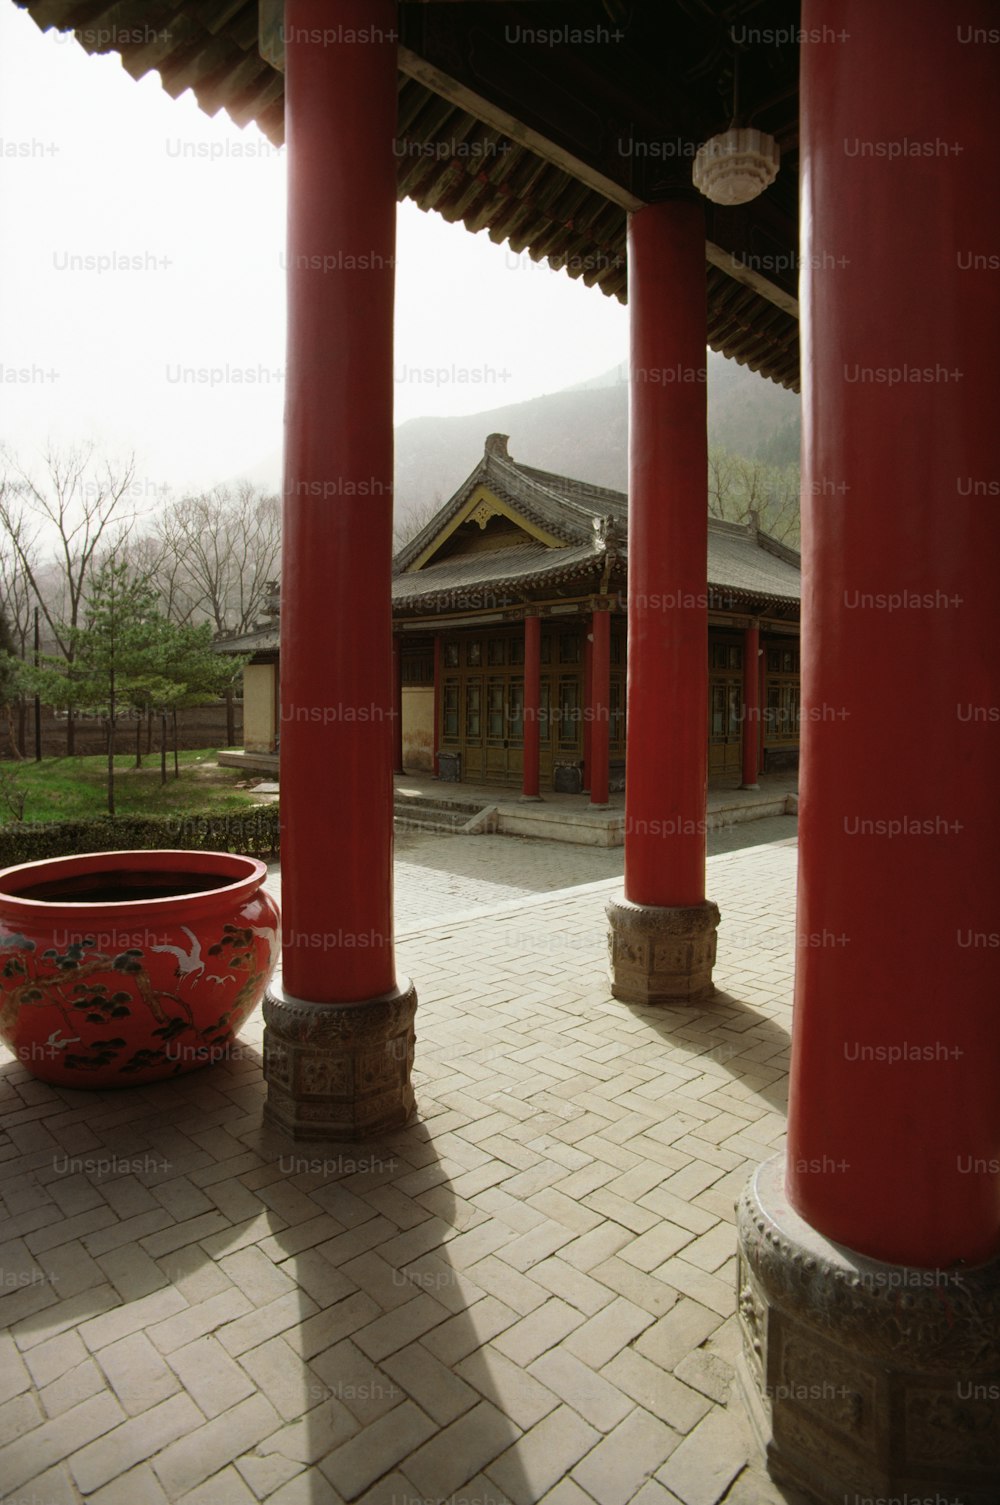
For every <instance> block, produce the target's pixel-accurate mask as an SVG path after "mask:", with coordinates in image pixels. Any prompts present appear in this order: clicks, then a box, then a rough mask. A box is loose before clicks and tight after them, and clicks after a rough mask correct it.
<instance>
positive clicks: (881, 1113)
mask: <svg viewBox="0 0 1000 1505" xmlns="http://www.w3.org/2000/svg"><path fill="white" fill-rule="evenodd" d="M808 8H809V9H811V10H812V12H813V15H814V19H818V18H819V17H820V16H822V15H823V14H824V13H825V9H826V8H825V7H824V6H823V5H820V4H816V3H815V0H814V3H812V4H811V5H809V7H808ZM837 21H838V26H841V27H842V28H843V29H844V30H845V31H846V32H848V33H849V40H848V41H847V42H845V43H844V44H842V45H838V46H834V47H829V48H826V47H812V46H808V47H804V48H803V70H804V71H803V78H802V91H803V92H802V110H803V113H802V121H803V147H802V149H803V161H804V174H805V175H804V179H803V184H804V189H805V192H804V196H803V206H802V212H803V224H804V226H805V240H804V244H803V247H802V253H803V267H804V271H803V294H804V309H803V333H804V352H805V354H806V356H807V360H806V364H805V369H804V373H803V376H804V379H803V419H804V423H803V430H804V437H805V444H804V454H803V475H802V482H803V484H802V495H803V528H802V532H803V555H804V557H803V570H804V576H805V580H806V589H805V591H804V603H803V604H804V608H805V619H804V623H803V632H802V645H803V664H802V694H803V715H804V726H803V733H802V766H801V791H802V804H801V816H800V828H799V852H800V858H799V862H800V866H799V918H798V930H799V933H800V935H805V936H814V935H815V936H818V937H820V938H823V937H831V938H832V939H831V941H830V944H825V945H820V944H816V945H815V946H808V947H806V946H803V947H800V950H799V964H798V969H797V978H796V1028H795V1040H794V1054H793V1075H792V1086H791V1104H790V1117H789V1151H788V1190H789V1195H790V1197H791V1199H792V1202H793V1204H794V1206H795V1207H796V1208H797V1210H798V1211H799V1212H800V1213H801V1214H802V1216H803V1217H805V1218H806V1219H807V1220H808V1222H809V1223H811V1224H812V1225H813V1226H814V1227H816V1228H818V1229H820V1230H821V1231H822V1232H823V1233H825V1234H827V1235H828V1236H829V1237H831V1238H834V1239H837V1240H839V1241H840V1242H842V1243H844V1244H847V1245H849V1246H850V1247H851V1248H852V1249H858V1250H861V1251H863V1252H865V1253H868V1254H871V1255H874V1256H875V1257H877V1258H879V1259H884V1260H896V1261H900V1262H909V1263H913V1264H917V1265H935V1264H937V1265H948V1264H951V1263H952V1262H954V1261H956V1260H964V1261H966V1262H968V1263H975V1262H976V1261H977V1260H983V1259H986V1258H987V1257H988V1256H990V1255H994V1254H996V1253H998V1251H1000V1174H998V1170H1000V1091H998V1089H997V1072H998V1068H1000V1010H998V1008H997V999H998V997H1000V973H998V969H997V963H996V952H992V953H991V952H990V951H989V950H983V949H977V948H976V947H974V946H963V944H962V942H961V937H962V936H963V935H964V934H966V933H970V932H971V933H976V932H983V933H986V934H989V933H991V932H994V931H996V929H997V925H996V919H997V916H998V915H1000V863H998V861H997V851H996V844H997V831H998V830H1000V794H998V791H1000V783H998V780H997V766H998V755H1000V728H998V725H997V722H996V720H995V719H994V721H993V723H990V722H988V721H985V722H984V721H982V720H977V719H975V707H977V706H978V707H983V706H990V705H992V706H994V707H995V706H996V705H997V704H998V703H1000V679H998V674H997V643H998V642H1000V593H998V590H997V582H996V561H997V559H998V558H1000V508H998V506H997V504H996V500H995V498H993V499H992V500H991V499H990V498H989V497H988V496H984V495H982V494H980V495H977V494H975V481H976V479H979V480H980V481H982V480H983V479H984V478H986V477H989V476H995V475H996V362H995V348H994V341H993V339H992V336H991V335H990V334H989V331H995V330H996V329H997V327H1000V282H998V278H997V273H996V271H995V270H989V269H987V264H988V260H989V258H988V257H987V258H986V261H985V262H983V261H981V263H980V268H979V269H977V268H976V267H975V266H974V265H972V264H971V262H972V258H973V254H974V252H975V251H976V250H977V249H979V248H984V247H987V246H991V247H993V248H994V249H996V248H997V247H1000V198H998V196H997V194H996V193H992V192H986V191H984V187H983V185H984V183H985V182H986V181H987V179H988V178H989V175H990V172H991V169H992V164H993V161H994V158H993V148H992V144H991V143H992V135H993V133H992V126H991V123H990V115H991V106H990V103H989V101H990V99H991V97H992V99H994V100H995V98H996V89H997V85H998V81H1000V80H998V70H997V63H996V47H995V46H994V47H992V48H991V47H990V46H988V45H983V44H982V43H980V44H979V45H976V44H975V43H974V42H971V41H970V42H968V43H967V44H965V45H963V44H962V43H961V42H960V40H959V36H958V33H959V32H960V31H961V30H962V28H963V27H965V26H966V24H967V26H968V28H971V30H970V33H969V34H970V36H971V35H972V34H973V33H974V31H975V28H976V26H977V24H978V25H981V26H983V27H985V28H986V29H987V32H988V30H989V25H990V23H991V22H992V24H993V25H994V27H995V24H996V10H995V8H994V7H993V6H991V5H990V4H988V3H986V0H972V3H970V5H969V6H968V7H966V9H965V10H963V14H962V25H961V26H959V27H956V22H955V18H954V17H953V16H952V15H951V13H950V12H947V11H942V10H940V9H939V8H938V7H936V6H935V5H933V4H931V3H921V4H918V5H916V6H913V7H911V6H908V5H906V4H903V3H902V0H899V3H889V4H885V5H877V6H871V5H868V4H866V3H865V0H845V4H844V7H843V14H841V11H840V9H838V13H837ZM803 25H804V26H805V25H806V22H805V20H803ZM890 50H891V52H892V56H893V66H892V67H891V68H889V69H887V68H885V67H884V59H885V57H887V56H888V55H889V51H890ZM925 138H926V139H928V140H930V142H931V148H930V149H929V150H930V151H931V152H932V153H936V154H922V155H921V154H911V155H907V156H903V157H895V158H889V157H888V156H887V155H886V153H885V151H883V152H881V153H879V154H871V147H870V145H869V146H868V148H867V151H868V154H867V155H865V154H864V153H865V151H866V147H865V143H869V144H870V143H873V142H874V143H876V144H877V143H885V142H899V141H901V140H906V139H910V140H912V141H917V142H920V141H924V140H925ZM935 142H936V143H937V146H935V145H934V143H935ZM941 153H944V157H943V160H942V156H941V155H940V154H941ZM956 206H961V207H960V211H959V210H958V209H957V208H956ZM963 254H964V255H965V257H966V260H967V262H969V263H970V264H969V265H966V266H964V267H963ZM816 257H819V258H820V263H819V266H818V267H817V268H816V269H811V268H812V261H811V259H810V258H816ZM918 308H919V310H920V314H919V317H914V310H915V309H918ZM892 373H895V379H893V377H892ZM900 434H905V435H906V443H905V444H901V443H900V442H899V435H900ZM967 707H971V708H972V712H971V713H970V714H968V715H966V714H965V711H964V709H963V708H967ZM901 728H902V729H903V735H902V736H900V735H899V732H900V729H901ZM893 1047H895V1049H896V1051H903V1048H904V1047H909V1048H910V1050H911V1051H913V1052H914V1053H913V1054H911V1055H910V1056H909V1057H907V1055H906V1054H905V1051H904V1053H903V1054H902V1055H894V1054H891V1051H892V1048H893ZM924 1051H926V1052H928V1053H929V1054H928V1055H926V1056H925V1055H924V1054H923V1052H924ZM872 1052H875V1054H874V1055H872V1054H871V1053H872ZM864 1055H868V1059H864ZM817 1159H818V1161H819V1164H820V1166H821V1167H822V1168H821V1169H820V1170H818V1171H817V1170H814V1169H812V1168H811V1167H812V1163H813V1161H815V1160H817ZM967 1159H968V1161H969V1162H970V1163H981V1164H985V1165H986V1166H987V1167H989V1166H992V1167H993V1169H992V1172H990V1171H989V1170H987V1171H986V1172H985V1173H984V1172H982V1171H980V1173H978V1174H976V1173H968V1174H967V1173H964V1172H963V1169H962V1166H963V1164H964V1163H965V1162H966V1160H967ZM830 1167H842V1168H841V1169H835V1170H834V1169H830Z"/></svg>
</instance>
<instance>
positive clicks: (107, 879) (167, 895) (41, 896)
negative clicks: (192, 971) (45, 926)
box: [6, 869, 239, 904]
mask: <svg viewBox="0 0 1000 1505" xmlns="http://www.w3.org/2000/svg"><path fill="white" fill-rule="evenodd" d="M238 876H239V875H238V874H236V873H184V872H177V873H161V872H155V871H152V870H150V871H148V872H141V871H137V872H129V871H128V870H127V869H122V870H121V871H109V872H104V873H81V874H80V875H79V877H73V878H69V877H63V878H57V879H53V880H52V881H50V882H48V883H36V884H33V885H32V886H31V887H30V888H16V889H15V888H9V889H7V890H6V892H7V893H10V894H13V895H15V896H16V897H17V898H19V899H36V900H40V901H41V902H43V903H46V904H121V903H127V902H129V901H132V902H134V901H136V900H140V899H173V898H178V897H182V896H183V895H184V894H205V893H210V892H211V891H212V889H216V888H225V887H226V885H227V884H230V883H235V882H236V880H237V878H238Z"/></svg>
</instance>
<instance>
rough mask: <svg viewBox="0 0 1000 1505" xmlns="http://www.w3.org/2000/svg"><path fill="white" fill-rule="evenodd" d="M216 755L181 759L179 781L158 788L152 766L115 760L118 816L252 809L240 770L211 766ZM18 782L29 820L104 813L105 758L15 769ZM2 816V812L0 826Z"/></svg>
mask: <svg viewBox="0 0 1000 1505" xmlns="http://www.w3.org/2000/svg"><path fill="white" fill-rule="evenodd" d="M214 760H215V753H214V752H213V751H211V750H210V749H206V748H201V749H198V750H197V751H188V752H182V753H181V754H180V755H179V765H180V773H181V776H180V778H179V779H171V780H170V781H169V783H167V784H161V782H160V773H159V770H158V769H157V768H155V767H147V768H135V767H134V766H133V765H132V759H131V758H130V757H129V756H128V755H127V754H124V753H123V754H119V756H118V757H117V758H116V759H115V790H116V794H117V813H118V814H119V815H123V816H130V815H136V816H143V815H169V816H173V817H181V816H193V815H223V814H226V813H227V812H229V811H232V812H234V813H239V812H240V811H242V810H252V809H255V808H256V807H257V802H256V801H255V800H254V799H253V798H252V796H251V795H250V794H248V793H247V792H246V790H245V789H242V788H240V787H239V785H240V783H241V782H242V781H243V780H244V779H245V774H243V773H242V772H241V771H240V770H239V769H235V768H232V769H229V768H219V767H217V766H212V765H213V764H214ZM18 778H19V781H20V784H21V787H22V788H23V790H24V791H25V793H26V795H27V802H26V807H25V812H24V817H25V819H26V820H28V821H51V820H91V819H93V818H94V817H96V816H99V815H100V814H101V813H102V811H103V809H104V797H105V794H106V788H107V758H106V757H105V756H104V755H103V754H101V755H98V756H90V757H72V758H65V757H63V758H43V759H42V761H41V762H40V763H35V762H28V763H19V764H18ZM3 823H4V811H3V809H2V808H0V827H2V826H3Z"/></svg>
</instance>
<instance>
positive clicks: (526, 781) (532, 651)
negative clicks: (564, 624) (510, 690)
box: [521, 613, 542, 800]
mask: <svg viewBox="0 0 1000 1505" xmlns="http://www.w3.org/2000/svg"><path fill="white" fill-rule="evenodd" d="M541 714H542V619H541V617H539V616H537V615H535V614H534V613H532V614H529V615H528V616H526V617H525V619H524V767H523V777H522V784H521V796H522V798H523V799H526V800H537V799H539V798H540V795H539V792H538V788H539V761H540V751H541V741H540V734H541V725H540V721H541Z"/></svg>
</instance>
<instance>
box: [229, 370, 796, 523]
mask: <svg viewBox="0 0 1000 1505" xmlns="http://www.w3.org/2000/svg"><path fill="white" fill-rule="evenodd" d="M800 432H801V419H800V408H799V398H798V397H797V395H796V394H795V393H794V392H786V391H785V389H784V388H783V387H778V386H776V385H775V383H774V382H770V381H765V380H764V379H763V378H762V377H759V376H756V375H754V373H753V372H752V371H749V370H747V368H746V367H744V366H738V365H737V364H736V362H735V361H729V360H726V359H725V357H723V356H721V355H717V354H716V353H715V352H714V351H711V350H710V351H709V352H708V436H709V444H710V445H713V446H719V447H720V448H722V449H728V450H731V451H733V452H734V453H736V454H741V455H745V456H747V458H749V459H760V460H764V461H766V462H768V463H769V464H774V465H786V464H788V463H789V462H791V461H797V460H798V457H799V438H800ZM493 433H503V434H509V435H510V452H511V454H512V455H514V456H515V458H516V459H518V460H521V461H523V462H524V463H525V464H527V465H533V466H536V467H537V468H538V469H539V470H551V471H555V472H556V473H557V474H562V475H569V476H575V477H576V478H578V479H579V480H583V481H590V482H591V483H592V484H594V485H597V486H611V487H614V488H615V489H616V490H618V491H624V490H625V489H626V483H627V442H628V382H627V380H626V367H625V365H624V364H622V365H619V366H615V367H612V369H611V370H610V371H605V372H603V373H602V374H601V375H599V376H596V377H592V378H590V379H589V380H586V381H582V382H578V383H577V384H575V385H574V386H571V387H565V388H563V389H562V390H561V391H558V392H550V393H547V394H546V395H545V396H543V397H534V398H531V399H530V400H529V401H527V402H519V403H511V404H508V405H506V406H504V407H498V408H490V409H488V410H487V411H486V412H482V413H472V414H466V415H463V416H461V417H457V418H411V419H410V420H409V421H408V422H407V423H403V424H400V426H399V427H398V428H397V430H396V493H395V511H396V518H397V522H398V521H399V520H400V519H402V518H404V517H405V516H406V515H407V514H408V513H410V512H412V511H415V510H420V511H423V510H425V509H426V508H427V507H428V506H430V505H433V506H440V505H441V504H443V503H444V502H446V501H447V500H448V498H449V497H450V496H451V494H452V492H454V491H455V490H456V489H457V488H458V486H460V485H461V483H462V481H464V479H465V477H466V476H467V475H468V474H469V472H470V470H472V469H473V467H474V466H475V465H476V464H477V462H478V461H479V459H480V457H481V455H482V453H483V442H484V440H485V439H486V436H487V435H488V434H493ZM280 469H281V466H280V456H279V455H278V454H274V455H271V456H269V457H268V459H267V460H266V461H264V462H262V464H261V465H259V466H255V467H254V468H253V470H252V471H251V472H250V473H249V478H250V479H251V480H254V481H257V482H258V483H260V484H261V485H264V486H267V487H268V488H269V489H274V490H278V489H280Z"/></svg>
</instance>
